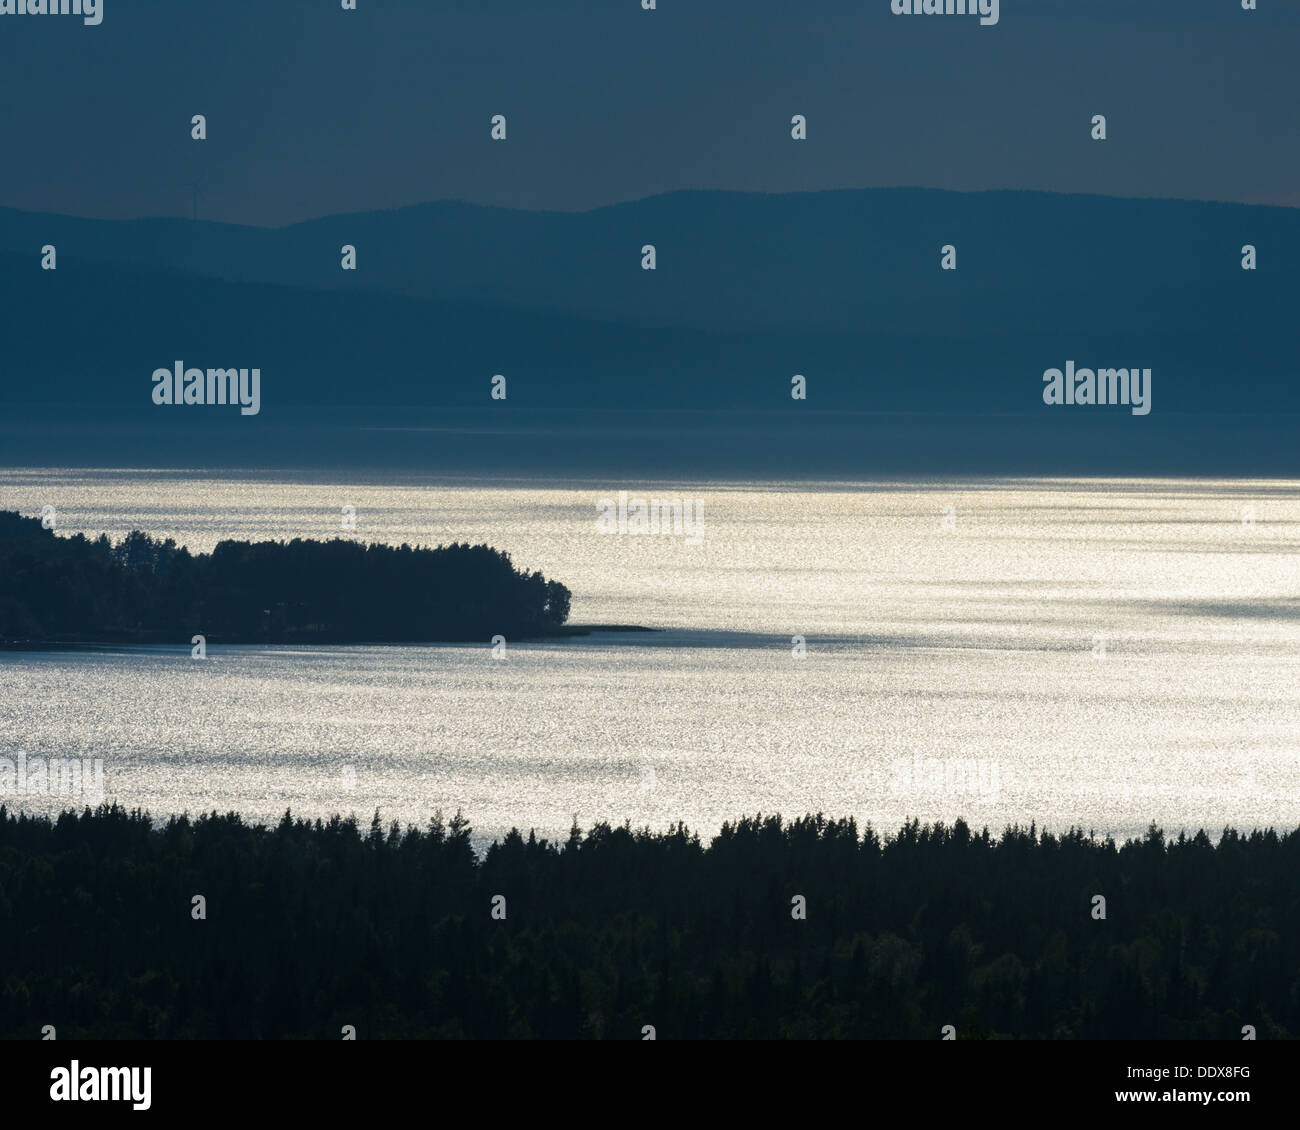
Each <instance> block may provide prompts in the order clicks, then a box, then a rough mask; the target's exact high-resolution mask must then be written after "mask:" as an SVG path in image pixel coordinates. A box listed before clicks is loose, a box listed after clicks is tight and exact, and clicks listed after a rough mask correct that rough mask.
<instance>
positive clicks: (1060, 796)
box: [0, 470, 1300, 842]
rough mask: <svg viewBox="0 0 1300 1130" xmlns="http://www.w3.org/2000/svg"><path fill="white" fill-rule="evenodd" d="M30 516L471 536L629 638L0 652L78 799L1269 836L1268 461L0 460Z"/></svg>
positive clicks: (1290, 781)
mask: <svg viewBox="0 0 1300 1130" xmlns="http://www.w3.org/2000/svg"><path fill="white" fill-rule="evenodd" d="M620 490H627V491H628V492H629V493H630V494H631V495H632V496H633V498H635V497H637V496H639V497H642V498H645V499H649V498H652V497H653V498H673V497H676V498H682V499H685V500H689V501H691V502H696V503H699V504H700V505H702V537H701V538H700V539H699V544H696V545H692V544H689V542H690V541H691V540H694V539H690V538H688V537H687V536H685V535H684V534H660V535H643V536H634V535H631V534H619V533H601V532H599V531H598V529H597V523H596V519H597V514H598V508H597V504H598V502H599V501H600V500H602V499H606V498H608V499H611V500H616V499H617V494H618V492H619V491H620ZM47 505H49V506H54V507H55V509H56V513H57V523H58V529H59V530H60V531H61V532H74V531H78V530H81V531H85V532H88V533H99V532H101V531H105V532H108V533H110V534H111V535H113V536H114V537H119V536H121V535H122V534H124V533H126V532H127V531H129V530H131V529H135V528H138V529H142V530H145V531H147V532H149V533H151V534H155V535H159V536H171V537H174V538H176V539H177V541H179V542H181V543H184V544H186V545H189V546H190V547H191V548H192V549H210V548H211V546H212V545H213V544H214V543H215V542H216V541H217V540H219V539H220V538H223V537H256V538H286V537H293V536H303V537H317V538H322V537H331V536H336V535H339V534H340V524H341V516H342V513H343V508H344V507H355V512H356V531H355V533H353V534H348V535H347V536H355V537H359V538H363V539H366V540H374V541H386V542H402V541H408V542H412V543H421V544H437V543H440V542H447V541H452V540H458V541H464V540H470V541H475V542H477V541H486V542H488V543H489V544H492V545H494V546H497V547H499V548H501V549H504V550H507V551H509V552H510V554H511V555H512V557H513V559H514V561H515V563H516V564H517V565H519V566H523V567H526V568H529V569H540V570H542V571H543V572H544V573H545V574H546V575H547V577H549V578H554V579H557V580H560V581H563V582H564V583H565V584H567V585H568V586H569V587H570V588H571V589H572V591H573V614H572V617H571V619H572V621H573V622H577V623H615V624H639V625H646V626H650V627H655V628H659V629H662V631H659V632H655V633H650V634H644V633H600V634H594V635H592V636H589V637H584V638H579V639H572V640H566V641H547V642H535V643H526V642H520V641H507V642H506V646H505V649H504V652H503V653H501V654H494V652H493V649H492V648H491V646H490V645H489V641H487V640H484V641H483V643H482V645H475V646H427V647H426V646H402V647H370V646H366V647H313V648H305V647H304V648H295V647H278V646H268V647H258V646H248V647H217V646H213V647H211V648H210V649H209V653H208V658H207V659H206V660H203V661H198V660H195V659H192V658H191V657H190V647H189V643H188V641H178V642H177V646H175V647H170V648H169V647H155V648H88V649H80V650H62V651H41V652H14V651H10V652H0V757H8V758H10V759H14V758H16V756H17V755H18V754H19V753H23V754H25V755H26V756H27V757H29V758H33V757H40V758H50V757H80V758H102V759H103V765H104V781H105V796H106V798H108V799H117V800H118V801H120V802H122V803H124V804H126V805H129V806H140V807H144V808H147V809H149V810H151V811H152V812H154V813H157V814H165V813H173V812H183V811H188V812H191V813H196V812H199V811H203V810H211V809H213V808H216V809H219V810H222V811H226V810H238V811H240V812H242V813H244V814H245V815H246V816H247V817H250V818H256V819H262V820H273V819H275V818H277V817H278V816H279V815H280V814H282V813H283V812H284V810H285V809H286V808H291V809H292V810H293V811H294V812H295V813H298V814H301V815H309V816H317V815H328V814H330V813H333V812H343V813H351V812H355V813H356V814H357V815H358V816H359V817H360V818H361V819H363V820H368V819H369V817H370V815H371V813H372V812H373V811H374V810H375V809H376V808H378V809H380V810H381V813H382V815H383V818H384V819H385V821H387V820H389V819H397V820H399V821H401V822H403V823H406V822H409V821H414V822H423V821H425V820H427V819H428V817H429V816H430V815H431V814H432V813H433V812H434V811H435V810H437V809H442V810H443V812H444V813H447V814H450V813H451V812H454V811H455V810H456V809H461V810H463V811H464V812H465V814H466V815H467V816H468V817H469V819H470V820H471V822H472V823H473V825H474V828H475V830H476V833H478V835H479V836H480V837H484V836H487V837H490V836H494V835H498V834H500V833H501V832H502V831H504V830H506V829H508V828H510V827H511V826H518V827H520V828H522V829H524V830H527V829H529V828H535V829H536V830H537V832H538V834H539V835H546V836H549V837H556V836H563V835H564V834H565V833H566V832H567V829H568V828H569V826H570V824H571V823H572V822H573V820H574V819H575V818H576V819H577V820H578V822H579V823H581V824H583V825H589V824H590V823H591V822H592V821H594V820H598V819H606V820H609V821H613V822H622V821H623V820H625V819H628V820H631V821H632V823H633V824H634V825H636V826H642V825H649V826H650V827H653V828H661V827H663V826H665V825H667V824H668V823H670V822H675V821H677V820H683V821H685V822H686V823H687V824H688V825H690V826H691V827H693V828H698V829H699V830H700V831H701V832H702V833H710V832H712V831H714V830H716V828H717V827H718V826H719V825H720V824H721V823H722V822H723V821H724V820H728V819H734V818H736V817H738V816H741V815H743V814H746V813H750V814H752V813H755V812H758V811H762V812H765V813H768V812H781V813H784V814H787V815H798V814H803V813H805V812H809V811H813V812H815V811H822V812H825V813H827V814H832V815H837V816H838V815H855V816H857V817H858V819H859V820H860V821H862V822H866V821H868V820H869V821H870V822H871V823H873V824H874V825H875V826H876V827H877V828H879V829H883V830H886V831H889V830H893V829H895V828H896V827H897V826H898V825H899V824H900V823H901V822H902V821H903V820H904V819H905V818H907V817H911V816H916V817H920V818H921V819H923V820H936V819H943V820H951V819H953V818H955V817H957V816H964V817H965V818H966V819H967V820H968V821H970V822H972V823H974V824H976V825H977V826H979V825H984V824H987V825H989V826H990V827H991V828H992V829H993V830H994V831H997V830H1000V829H1001V828H1002V827H1003V826H1004V825H1006V824H1009V823H1015V822H1019V823H1022V824H1028V823H1029V821H1031V820H1035V821H1037V823H1038V825H1039V826H1040V827H1048V828H1051V829H1054V830H1064V829H1066V828H1068V827H1070V826H1072V825H1078V826H1082V827H1083V828H1085V829H1095V830H1096V831H1098V832H1102V833H1110V834H1114V835H1117V836H1125V835H1137V834H1140V833H1141V832H1142V831H1143V830H1145V828H1146V827H1147V825H1148V824H1149V823H1151V822H1153V821H1154V822H1156V823H1158V824H1160V825H1162V826H1163V827H1164V828H1165V829H1166V830H1167V831H1173V832H1176V831H1178V830H1180V829H1187V830H1189V831H1190V830H1195V829H1198V828H1201V827H1204V828H1206V829H1207V830H1209V831H1211V832H1217V831H1218V830H1220V829H1221V828H1222V827H1223V826H1225V825H1229V824H1231V825H1233V826H1236V827H1239V828H1253V827H1259V826H1269V825H1271V826H1274V827H1279V828H1280V827H1284V826H1285V827H1295V826H1296V825H1297V824H1300V787H1298V786H1300V678H1297V673H1298V665H1300V599H1298V598H1300V568H1297V561H1298V558H1297V552H1298V551H1300V484H1298V483H1285V482H1276V481H1270V482H1241V481H1234V482H1212V481H1151V480H1143V481H1082V480H1052V481H1047V480H1017V481H967V482H962V483H933V482H902V483H881V482H877V483H860V484H844V483H837V484H828V483H820V484H817V483H803V484H772V483H756V484H724V483H659V484H654V483H647V482H632V483H628V482H614V483H607V482H600V483H597V482H591V483H581V482H566V483H563V484H555V485H551V486H546V487H540V486H538V485H536V484H535V482H522V481H515V482H512V481H504V480H502V481H488V480H474V481H439V480H432V479H431V480H427V481H419V482H417V481H413V480H411V479H409V478H406V479H403V480H400V481H386V480H384V479H383V478H370V479H366V480H364V481H341V480H340V481H333V480H331V479H329V478H328V477H319V476H312V475H307V474H303V475H286V474H283V473H277V474H275V475H273V476H272V475H259V474H256V473H249V474H243V475H212V476H206V475H193V474H171V473H159V472H144V471H113V472H106V471H47V470H42V471H14V470H8V471H0V509H10V510H20V511H22V512H24V513H26V514H39V513H40V512H41V508H42V507H43V506H47ZM795 637H802V646H800V644H799V641H798V640H796V638H795ZM0 799H3V800H5V801H6V802H7V803H9V804H11V805H12V804H13V803H14V802H15V800H17V802H18V803H19V804H20V805H21V806H23V807H26V808H29V809H33V810H42V811H43V810H48V809H49V808H52V807H54V808H57V807H59V806H60V804H61V802H59V801H55V800H52V799H51V798H48V797H42V796H39V795H33V796H25V797H15V796H14V795H12V793H11V794H10V795H9V796H8V797H5V798H0ZM479 842H482V841H481V840H480V841H479Z"/></svg>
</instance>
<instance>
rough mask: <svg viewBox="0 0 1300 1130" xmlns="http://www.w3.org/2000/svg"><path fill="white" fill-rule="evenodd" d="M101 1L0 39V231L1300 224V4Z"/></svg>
mask: <svg viewBox="0 0 1300 1130" xmlns="http://www.w3.org/2000/svg"><path fill="white" fill-rule="evenodd" d="M103 5H104V15H103V22H102V24H101V25H100V26H98V27H86V26H84V25H83V23H82V21H81V20H80V19H78V18H76V17H72V16H0V162H2V164H0V168H2V169H3V175H0V205H3V206H10V207H17V208H24V209H30V210H36V211H54V212H65V213H73V214H78V215H87V216H99V217H131V216H141V215H187V214H188V213H189V209H190V190H189V189H188V188H186V187H183V186H184V185H185V184H186V182H189V181H191V180H193V179H194V178H195V177H196V176H197V175H202V177H203V183H204V194H203V197H202V201H201V204H200V215H201V216H202V217H203V218H206V219H214V220H227V221H232V222H239V223H251V224H282V223H287V222H292V221H294V220H299V219H306V218H309V217H313V216H320V215H325V214H328V213H333V212H345V211H361V210H369V209H375V208H389V207H396V206H400V205H404V204H411V203H417V202H422V201H429V200H442V199H464V200H470V201H475V202H479V203H487V204H503V205H510V206H516V207H525V208H557V209H584V208H591V207H595V206H599V205H602V204H609V203H613V202H616V201H620V200H628V199H636V198H639V197H644V196H648V195H651V194H654V193H658V192H664V191H669V190H672V189H679V188H730V189H747V190H759V191H786V190H793V189H821V188H844V187H868V186H880V185H923V186H931V187H940V188H943V187H948V188H955V189H981V188H1038V189H1047V190H1050V191H1057V192H1090V193H1106V194H1112V195H1123V196H1176V197H1187V198H1194V199H1209V200H1234V201H1243V202H1251V203H1272V204H1289V205H1294V206H1300V114H1297V109H1298V107H1300V96H1298V94H1300V79H1298V78H1297V58H1298V57H1300V4H1298V3H1297V2H1296V0H1285V3H1284V0H1260V7H1261V9H1262V10H1261V11H1255V12H1247V11H1242V10H1241V4H1240V0H1178V2H1177V3H1175V2H1174V0H1140V2H1138V0H1134V2H1131V3H1125V2H1121V0H1077V2H1076V0H1002V3H1001V7H1000V19H999V22H998V24H997V25H996V26H993V27H981V26H980V25H979V23H978V21H977V19H975V18H972V17H958V16H944V17H936V16H894V15H892V14H891V13H890V3H889V0H807V2H806V3H800V4H795V3H789V2H787V0H753V2H746V0H659V7H658V9H657V10H655V11H652V12H647V11H643V10H642V8H641V5H640V0H359V3H358V10H357V11H355V12H353V11H344V10H342V8H341V7H340V4H339V2H338V0H274V2H272V0H264V2H254V0H241V2H239V3H217V2H210V3H200V2H197V0H186V2H184V3H182V2H179V0H103ZM1283 8H1286V9H1289V10H1287V11H1283V10H1282V9H1283ZM196 113H203V114H206V115H207V118H208V127H209V140H208V141H206V142H195V141H192V140H190V118H191V115H193V114H196ZM497 113H501V114H505V115H507V118H508V122H509V138H508V140H507V141H506V142H504V143H500V142H493V141H491V140H490V138H489V129H490V126H489V119H490V118H491V116H492V115H493V114H497ZM796 113H801V114H805V115H807V117H808V128H809V140H808V141H807V142H804V143H796V142H794V141H792V140H791V139H790V124H789V123H790V117H791V115H792V114H796ZM1094 113H1103V114H1106V115H1107V117H1108V121H1109V132H1110V139H1109V140H1108V141H1106V142H1105V143H1104V144H1099V143H1096V142H1093V141H1092V140H1091V139H1090V137H1089V129H1090V119H1091V116H1092V115H1093V114H1094Z"/></svg>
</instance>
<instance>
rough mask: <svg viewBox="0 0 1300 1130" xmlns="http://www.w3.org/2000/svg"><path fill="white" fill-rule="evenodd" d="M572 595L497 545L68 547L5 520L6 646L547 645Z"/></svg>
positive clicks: (79, 542)
mask: <svg viewBox="0 0 1300 1130" xmlns="http://www.w3.org/2000/svg"><path fill="white" fill-rule="evenodd" d="M568 615H569V590H568V589H567V588H565V587H564V585H562V584H559V583H557V582H555V581H548V580H546V578H545V577H543V576H542V574H541V573H536V572H534V573H525V572H522V571H519V570H516V569H515V568H514V566H513V565H512V564H511V562H510V557H509V555H508V554H506V553H502V552H501V551H499V550H496V549H492V548H490V547H488V546H486V545H459V544H458V545H447V546H440V547H438V548H437V549H425V548H412V547H411V546H408V545H402V546H398V547H394V546H388V545H364V544H362V543H360V542H355V541H348V540H345V539H342V538H337V539H334V540H333V541H327V542H320V541H306V540H302V539H299V538H295V539H294V540H293V541H290V542H273V541H265V542H247V541H223V542H221V543H219V544H218V545H217V546H216V548H215V549H214V550H213V551H212V553H210V554H203V553H193V554H192V553H190V552H189V550H187V549H186V548H185V547H184V546H177V544H176V543H175V542H174V541H173V540H172V539H171V538H168V539H166V540H165V541H158V540H155V539H153V538H151V537H149V536H148V535H146V534H143V533H140V532H138V531H137V532H134V533H131V534H129V535H127V537H126V538H124V539H123V540H122V541H120V542H118V543H117V544H113V543H112V542H111V541H110V540H109V539H108V537H107V536H106V535H100V537H99V538H97V539H94V540H91V539H88V538H86V537H85V536H84V535H82V534H76V535H74V536H72V537H58V536H55V534H54V533H53V531H51V530H47V529H44V528H43V527H42V525H41V523H40V521H39V520H38V519H35V518H23V517H21V516H20V515H18V514H16V513H13V512H8V511H6V512H0V642H24V641H31V642H54V641H78V640H81V641H90V640H94V641H138V642H163V641H174V642H183V643H186V644H188V643H189V642H190V640H191V638H192V636H194V635H202V636H204V637H206V638H207V639H208V640H209V641H213V642H227V643H256V642H275V643H292V642H300V643H311V642H359V641H370V642H398V641H419V640H438V641H444V640H445V641H457V640H483V641H487V640H489V639H491V637H492V636H493V635H496V634H500V635H503V636H505V637H506V638H507V639H517V638H522V637H527V636H537V635H544V634H546V633H547V632H548V631H551V630H553V629H554V628H557V627H558V626H559V625H561V624H563V623H564V621H565V620H566V619H567V618H568Z"/></svg>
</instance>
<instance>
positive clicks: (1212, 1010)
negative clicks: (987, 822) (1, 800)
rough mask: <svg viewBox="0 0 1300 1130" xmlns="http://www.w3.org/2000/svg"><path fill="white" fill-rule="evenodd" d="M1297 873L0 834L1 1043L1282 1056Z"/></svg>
mask: <svg viewBox="0 0 1300 1130" xmlns="http://www.w3.org/2000/svg"><path fill="white" fill-rule="evenodd" d="M1298 870H1300V833H1297V832H1292V833H1289V834H1288V833H1275V832H1273V831H1267V832H1252V833H1250V834H1249V835H1241V834H1238V833H1236V832H1233V831H1227V832H1225V833H1224V834H1223V835H1222V837H1221V838H1220V839H1219V840H1218V841H1217V843H1216V842H1214V841H1212V840H1211V839H1210V837H1208V836H1207V835H1206V834H1205V833H1204V832H1201V833H1198V834H1197V835H1195V836H1194V837H1191V838H1187V837H1184V836H1182V835H1180V836H1179V837H1178V838H1177V839H1176V840H1169V839H1166V838H1165V836H1164V835H1163V834H1162V833H1161V832H1160V831H1158V830H1157V829H1155V828H1152V829H1151V830H1150V831H1149V832H1148V834H1147V835H1146V836H1145V837H1144V838H1143V839H1142V840H1140V841H1130V842H1126V843H1124V844H1122V845H1120V844H1117V843H1115V842H1114V841H1112V840H1110V839H1104V840H1103V839H1098V838H1094V837H1091V836H1088V835H1085V834H1083V833H1081V832H1077V831H1075V832H1071V833H1069V834H1065V835H1061V836H1054V835H1048V834H1040V833H1038V832H1037V830H1036V829H1034V828H1033V827H1032V826H1031V827H1030V828H1029V829H1010V830H1007V831H1006V832H1004V833H1003V834H1002V835H1001V836H1000V837H999V836H991V835H990V834H989V833H988V832H987V831H984V832H982V833H979V834H977V833H975V832H974V831H973V830H972V829H970V828H968V827H967V826H966V825H965V824H963V823H962V822H960V821H959V822H957V823H955V824H953V825H951V826H944V825H935V826H921V825H919V824H917V823H910V824H908V825H906V826H905V827H903V828H902V829H901V830H900V831H899V832H897V833H896V834H893V835H889V836H885V837H882V836H881V835H879V834H878V833H877V832H875V831H873V830H872V829H871V828H869V827H868V828H866V829H860V828H859V827H858V826H856V825H855V823H854V822H853V821H852V820H839V821H832V820H827V819H825V818H823V817H822V816H810V817H805V818H802V819H799V820H794V821H791V822H785V821H782V820H781V819H780V818H779V817H769V818H762V817H758V818H752V819H743V820H740V821H739V822H738V823H735V824H730V825H726V826H724V827H723V829H722V831H721V832H720V834H718V835H717V836H716V837H714V838H713V839H712V840H711V841H709V842H707V843H706V842H703V841H701V840H700V838H699V837H698V836H696V835H693V834H691V833H690V832H689V831H688V830H687V829H686V828H684V827H681V826H679V827H677V828H674V829H671V830H669V831H667V832H664V833H658V834H655V833H651V832H648V831H641V832H637V831H633V830H631V829H629V828H627V827H609V826H608V825H604V824H598V825H596V826H595V827H593V828H591V829H590V831H588V832H586V833H585V834H584V833H583V832H581V831H580V830H578V829H577V828H576V827H575V828H574V830H573V831H572V832H571V834H570V838H569V840H568V841H567V842H566V843H563V844H557V843H548V842H546V841H544V840H538V839H536V838H534V837H533V836H531V835H530V836H528V837H527V838H525V837H523V836H521V835H519V834H518V833H516V832H512V833H510V834H509V835H507V836H506V837H504V838H503V839H501V840H499V841H496V842H494V843H493V844H492V845H491V846H490V847H489V848H488V849H487V851H486V853H485V854H484V855H483V856H482V857H480V856H478V855H476V853H475V850H474V848H473V847H472V844H471V833H470V828H469V825H468V823H467V821H465V820H464V819H462V818H461V817H460V816H459V815H458V816H456V817H455V818H453V819H451V820H450V821H444V820H443V819H442V818H441V817H435V818H434V819H433V820H431V821H430V822H429V824H428V825H427V826H426V827H424V828H422V829H419V828H406V829H399V828H398V827H396V826H395V825H393V826H389V827H387V828H386V827H384V825H383V823H382V821H381V819H380V817H379V814H378V813H376V815H375V819H374V820H373V822H372V823H371V825H370V827H369V829H368V830H366V829H365V828H364V827H359V826H358V825H357V823H356V822H355V820H351V819H349V820H343V819H339V818H337V817H336V818H334V819H331V820H329V821H328V822H321V821H316V822H308V821H303V820H295V819H292V818H291V817H290V815H289V814H288V813H286V815H285V817H284V819H283V820H282V821H281V823H280V824H279V825H278V826H277V827H274V828H268V827H264V826H260V825H259V826H251V825H249V824H247V823H245V822H243V821H242V820H241V818H240V817H239V816H237V815H233V814H231V815H225V816H221V815H217V814H215V813H213V814H211V815H207V816H202V817H200V818H198V819H189V818H172V819H169V820H168V821H167V822H166V823H154V822H151V821H150V820H149V819H148V818H147V817H146V816H145V815H143V814H141V813H138V812H127V811H125V810H122V809H120V808H116V807H101V808H100V809H99V810H97V811H94V812H91V811H90V810H85V811H84V812H83V813H82V814H81V815H77V814H75V813H71V812H69V813H65V814H63V815H61V816H59V817H58V818H57V819H54V820H50V819H47V818H43V817H42V818H33V817H31V816H26V815H22V814H15V813H13V812H6V811H5V810H4V809H0V937H4V938H6V939H7V941H8V943H9V944H8V954H9V959H8V960H7V961H6V967H5V970H4V973H3V976H0V1037H19V1038H36V1037H37V1035H38V1033H39V1032H40V1031H41V1029H42V1027H43V1026H45V1025H53V1026H55V1028H56V1029H57V1031H58V1035H59V1038H60V1039H64V1038H82V1037H90V1038H132V1037H135V1038H156V1039H175V1038H188V1037H199V1038H203V1037H211V1038H295V1037H297V1038H310V1039H338V1038H339V1035H340V1032H341V1031H342V1030H343V1029H344V1026H347V1025H352V1026H354V1027H355V1029H356V1032H357V1036H358V1038H370V1039H374V1038H412V1037H436V1038H461V1037H471V1038H516V1037H518V1038H603V1039H641V1038H643V1032H644V1030H645V1029H646V1027H647V1026H651V1027H653V1028H654V1030H655V1034H656V1038H658V1039H670V1038H689V1037H694V1038H701V1037H703V1038H723V1037H747V1038H763V1037H774V1038H780V1037H787V1038H800V1037H818V1038H821V1037H862V1038H887V1039H898V1038H912V1039H921V1040H925V1039H939V1038H940V1035H941V1031H942V1029H943V1028H944V1026H946V1025H952V1026H953V1028H954V1029H955V1031H956V1033H957V1038H959V1039H985V1038H987V1039H995V1038H1012V1039H1026V1038H1034V1039H1039V1038H1062V1039H1067V1038H1074V1039H1093V1038H1107V1039H1127V1038H1137V1039H1149V1038H1174V1039H1193V1038H1194V1039H1223V1040H1240V1039H1241V1038H1242V1030H1243V1028H1244V1027H1245V1026H1248V1025H1249V1026H1252V1027H1253V1028H1255V1030H1256V1031H1257V1033H1258V1038H1259V1039H1276V1038H1286V1037H1295V1036H1296V1035H1298V1034H1300V885H1298V884H1297V883H1296V882H1295V876H1296V874H1297V871H1298ZM200 896H201V902H200V901H198V900H199V897H200ZM1097 896H1101V897H1102V898H1104V900H1105V903H1104V908H1105V916H1104V917H1100V916H1099V915H1098V913H1097V906H1098V903H1097V902H1096V899H1097ZM200 906H201V910H200V909H199V908H200Z"/></svg>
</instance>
